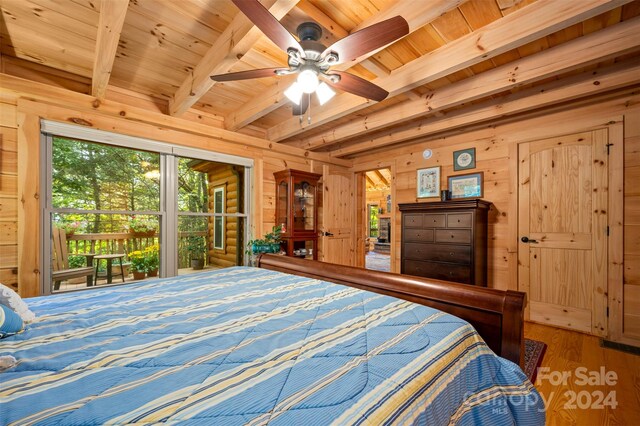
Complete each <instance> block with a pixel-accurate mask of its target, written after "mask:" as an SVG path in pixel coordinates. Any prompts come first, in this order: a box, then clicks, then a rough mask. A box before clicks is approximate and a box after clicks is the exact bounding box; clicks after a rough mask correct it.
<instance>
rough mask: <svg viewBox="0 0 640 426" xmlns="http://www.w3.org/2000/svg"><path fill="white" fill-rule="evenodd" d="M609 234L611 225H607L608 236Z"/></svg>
mask: <svg viewBox="0 0 640 426" xmlns="http://www.w3.org/2000/svg"><path fill="white" fill-rule="evenodd" d="M608 236H609V225H607V237H608Z"/></svg>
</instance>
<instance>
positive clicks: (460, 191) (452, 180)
mask: <svg viewBox="0 0 640 426" xmlns="http://www.w3.org/2000/svg"><path fill="white" fill-rule="evenodd" d="M483 178H484V173H483V172H478V173H469V174H466V175H456V176H449V177H448V182H449V191H451V198H452V199H455V198H482V180H483Z"/></svg>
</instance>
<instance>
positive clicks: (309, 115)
mask: <svg viewBox="0 0 640 426" xmlns="http://www.w3.org/2000/svg"><path fill="white" fill-rule="evenodd" d="M308 96H309V108H307V124H311V93H309V95H308Z"/></svg>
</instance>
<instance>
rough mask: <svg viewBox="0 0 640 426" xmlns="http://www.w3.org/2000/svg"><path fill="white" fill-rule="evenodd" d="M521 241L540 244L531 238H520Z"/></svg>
mask: <svg viewBox="0 0 640 426" xmlns="http://www.w3.org/2000/svg"><path fill="white" fill-rule="evenodd" d="M520 241H522V242H523V243H537V242H538V241H536V240H530V239H529V237H522V238H520Z"/></svg>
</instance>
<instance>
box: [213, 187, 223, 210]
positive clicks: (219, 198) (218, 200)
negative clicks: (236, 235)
mask: <svg viewBox="0 0 640 426" xmlns="http://www.w3.org/2000/svg"><path fill="white" fill-rule="evenodd" d="M224 207H225V206H224V187H218V188H215V190H214V202H213V212H214V213H226V211H225V210H226V209H225V208H224Z"/></svg>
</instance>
